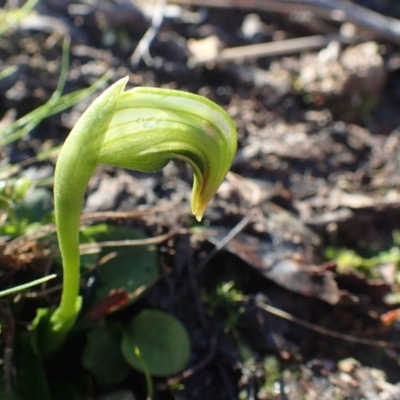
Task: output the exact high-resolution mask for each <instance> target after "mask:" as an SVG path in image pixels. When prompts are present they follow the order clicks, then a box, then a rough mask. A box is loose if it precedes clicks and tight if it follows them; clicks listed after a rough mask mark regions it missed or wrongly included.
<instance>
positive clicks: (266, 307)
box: [256, 301, 400, 349]
mask: <svg viewBox="0 0 400 400" xmlns="http://www.w3.org/2000/svg"><path fill="white" fill-rule="evenodd" d="M256 306H257V307H259V308H261V309H262V310H264V311H266V312H268V313H270V314H272V315H275V316H276V317H279V318H283V319H286V320H287V321H290V322H293V323H295V324H297V325H300V326H303V327H304V328H307V329H310V330H312V331H314V332H318V333H320V334H321V335H325V336H330V337H333V338H335V339H341V340H345V341H347V342H351V343H356V344H364V345H366V346H372V347H380V348H383V349H384V348H400V342H387V341H385V340H374V339H366V338H362V337H357V336H353V335H348V334H346V333H340V332H336V331H333V330H331V329H327V328H324V327H322V326H318V325H315V324H312V323H310V322H307V321H304V320H302V319H300V318H297V317H295V316H294V315H292V314H289V313H288V312H286V311H283V310H280V309H279V308H276V307H273V306H270V305H268V304H265V303H264V302H261V301H256Z"/></svg>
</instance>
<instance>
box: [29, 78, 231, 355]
mask: <svg viewBox="0 0 400 400" xmlns="http://www.w3.org/2000/svg"><path fill="white" fill-rule="evenodd" d="M127 81H128V78H125V79H121V80H120V81H118V82H116V83H115V84H114V85H112V86H111V87H110V88H109V89H107V90H106V91H105V92H104V93H103V94H102V95H101V96H100V97H99V98H98V99H97V100H96V101H94V102H93V104H92V105H91V106H90V107H89V108H88V109H87V110H86V112H85V113H84V114H83V115H82V117H81V118H80V119H79V121H78V122H77V124H76V125H75V127H74V128H73V130H72V131H71V133H70V135H69V136H68V138H67V140H66V141H65V144H64V146H63V148H62V150H61V153H60V155H59V158H58V162H57V166H56V172H55V179H54V202H55V214H56V224H57V234H58V240H59V245H60V250H61V255H62V261H63V270H64V281H63V292H62V297H61V303H60V306H59V307H58V309H57V310H56V311H55V312H54V313H51V312H50V311H49V310H44V309H41V310H38V314H37V317H36V319H35V321H34V331H36V335H35V334H34V336H35V337H36V339H35V340H36V342H35V344H34V347H35V348H36V349H37V351H38V352H39V353H41V354H44V355H45V354H48V353H51V352H53V351H54V350H56V349H57V348H58V347H59V346H60V344H61V343H62V341H63V340H64V338H65V336H66V335H67V333H68V331H69V330H70V329H71V328H72V326H73V324H74V323H75V320H76V318H77V315H78V312H79V310H80V307H81V299H80V297H79V296H78V292H79V278H80V272H79V268H80V265H79V263H80V260H79V226H80V215H81V211H82V205H83V198H84V194H85V190H86V187H87V184H88V182H89V179H90V178H91V176H92V175H93V173H94V171H95V169H96V167H97V166H98V165H100V164H102V165H110V166H114V167H121V168H128V169H132V170H138V171H144V172H153V171H157V170H159V169H161V168H163V167H164V166H165V165H166V164H167V163H168V162H169V161H170V160H171V159H172V158H179V159H181V160H184V161H187V162H188V163H189V164H190V165H191V167H192V168H193V171H194V184H193V194H192V211H193V214H194V215H195V216H196V218H197V219H198V220H200V219H201V218H202V216H203V214H204V211H205V209H206V206H207V204H208V202H209V201H210V199H211V198H212V196H213V195H214V194H215V192H216V191H217V189H218V187H219V186H220V184H221V182H222V181H223V179H224V178H225V175H226V174H227V172H228V170H229V168H230V167H231V164H232V162H233V159H234V156H235V153H236V143H237V135H236V129H235V126H234V124H233V122H232V120H231V119H230V117H229V116H228V115H227V113H226V112H225V111H224V110H223V109H222V108H220V107H219V106H217V105H216V104H214V103H213V102H211V101H210V100H207V99H205V98H203V97H201V96H198V95H194V94H190V93H185V92H181V91H176V90H167V89H156V88H135V89H132V90H128V91H125V92H124V88H125V85H126V83H127Z"/></svg>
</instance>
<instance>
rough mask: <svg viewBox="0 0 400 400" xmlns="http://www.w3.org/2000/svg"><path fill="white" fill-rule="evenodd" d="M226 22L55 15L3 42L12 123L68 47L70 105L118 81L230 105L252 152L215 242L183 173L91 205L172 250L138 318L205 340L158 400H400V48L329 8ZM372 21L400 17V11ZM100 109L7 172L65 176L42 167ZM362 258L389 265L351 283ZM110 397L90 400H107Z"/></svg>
mask: <svg viewBox="0 0 400 400" xmlns="http://www.w3.org/2000/svg"><path fill="white" fill-rule="evenodd" d="M11 3H13V4H12V5H13V6H16V5H17V4H15V3H18V2H11V1H10V2H8V3H7V4H6V2H4V1H3V2H1V1H0V5H1V6H3V7H10V4H11ZM191 3H192V4H191ZM207 3H208V5H207ZM212 3H213V4H211V2H207V1H204V2H202V1H193V2H191V1H189V0H187V1H183V0H181V1H168V2H167V4H166V5H165V6H164V7H163V5H162V2H161V1H159V2H158V1H155V2H152V1H150V0H149V1H142V0H137V1H128V0H127V1H122V0H121V1H106V0H104V1H97V2H96V1H85V0H77V1H74V2H70V1H64V0H62V1H61V0H59V1H55V0H47V1H46V0H40V1H39V2H38V4H37V5H36V7H35V12H34V13H31V14H29V16H28V17H26V18H24V19H23V20H22V21H21V22H20V23H19V24H16V25H14V26H13V27H12V28H10V29H8V30H7V31H6V32H4V33H3V34H2V35H1V36H0V70H4V69H5V68H6V67H8V66H12V65H17V66H18V68H17V71H16V72H15V73H13V74H12V75H11V76H9V77H7V78H6V79H3V80H1V81H0V118H2V119H1V120H0V124H2V123H3V124H4V123H7V121H10V120H11V121H12V120H15V119H17V118H19V117H21V116H23V115H25V114H26V113H28V112H29V111H31V110H33V109H34V108H36V107H38V106H40V105H41V104H43V103H44V102H45V101H46V100H47V99H48V98H49V97H50V96H51V94H52V93H53V91H54V90H55V88H56V85H57V80H58V76H59V72H60V66H61V54H62V43H63V38H64V37H66V36H69V37H70V38H71V47H70V67H69V73H68V80H67V85H66V87H65V92H71V91H73V90H77V89H82V88H86V87H88V86H89V85H91V84H93V83H94V82H95V81H97V80H98V79H99V78H100V77H101V76H103V75H104V74H105V73H107V72H108V73H109V75H110V80H109V82H115V81H116V80H118V79H119V78H122V77H124V76H127V75H128V76H129V78H130V81H129V84H128V85H129V87H134V86H156V87H165V88H173V89H181V90H185V91H190V92H193V93H198V94H201V95H203V96H206V97H208V98H209V99H211V100H213V101H215V102H216V103H218V104H220V105H221V106H222V107H223V108H225V109H226V110H227V112H228V113H229V115H230V116H231V117H232V118H233V120H234V122H235V124H236V126H237V130H238V138H239V145H238V146H239V147H238V153H237V156H236V159H235V161H234V164H233V166H232V169H231V172H230V173H229V174H228V176H227V179H226V181H225V182H224V183H223V184H222V186H221V188H220V190H219V192H218V194H217V195H216V197H215V199H214V200H213V201H212V203H211V204H210V207H209V208H208V210H207V212H206V216H205V221H203V223H202V224H201V225H200V226H198V225H195V222H194V219H193V218H192V217H191V216H190V212H189V204H190V190H191V182H192V177H191V171H190V170H189V169H188V168H187V166H186V165H184V164H183V163H181V162H178V161H177V162H171V163H170V164H169V165H168V166H167V167H166V168H165V169H163V170H162V171H161V172H159V173H155V174H143V173H136V172H129V171H124V170H114V169H112V168H108V167H102V168H99V169H98V171H97V172H96V175H95V176H94V177H93V179H92V180H91V182H90V185H89V188H88V194H87V198H86V201H85V210H84V212H85V213H104V212H108V211H119V212H125V213H126V214H124V216H123V217H121V216H120V217H119V218H118V220H116V219H115V218H112V219H111V220H109V219H108V217H107V214H104V215H103V217H100V218H98V219H100V220H102V221H109V222H111V223H118V224H124V225H127V226H134V227H137V228H140V229H141V230H143V232H146V233H147V234H152V235H154V236H157V235H161V234H165V233H167V234H168V233H171V235H170V236H169V238H168V240H166V241H164V242H163V243H161V244H159V245H158V251H159V257H160V260H161V265H162V270H163V271H162V276H161V278H160V279H158V281H157V282H155V283H154V284H153V285H151V287H148V288H147V290H146V292H145V293H144V295H143V296H142V297H141V299H140V300H139V301H138V302H136V303H135V304H134V305H133V306H132V307H128V308H127V309H124V310H123V311H122V316H120V318H122V319H123V318H126V317H127V315H128V314H129V313H137V312H138V310H140V309H141V308H143V307H147V306H149V305H150V306H153V307H156V308H158V309H161V310H163V311H166V312H168V313H170V314H172V315H174V316H176V317H177V318H178V319H179V320H180V321H181V322H182V323H183V324H184V326H185V327H186V329H187V331H188V333H189V336H190V340H191V346H192V354H191V358H190V365H189V366H188V369H187V370H185V371H184V372H183V373H182V374H180V375H178V376H174V377H170V378H168V379H164V378H163V379H161V378H157V379H155V381H154V385H155V394H154V398H155V399H179V400H184V399H191V400H196V399H199V400H204V399H215V400H223V399H282V400H283V399H290V400H297V399H319V400H321V399H341V400H342V399H343V400H344V399H371V400H373V399H382V400H383V399H385V400H386V399H400V354H399V347H400V341H399V340H398V338H399V334H400V314H399V313H398V309H400V296H399V294H400V288H399V283H400V282H399V269H398V267H399V265H400V264H399V260H400V257H398V259H396V258H395V257H392V258H390V257H386V258H385V257H383V256H382V254H391V255H393V254H395V252H396V251H397V250H398V246H399V245H400V243H398V241H396V237H397V236H396V232H397V231H398V230H400V162H399V160H400V158H399V157H400V154H399V153H400V130H399V126H400V113H399V104H400V51H399V45H400V37H399V38H398V39H397V41H396V37H394V36H390V35H389V34H387V33H382V31H380V30H379V29H374V28H373V27H371V26H370V25H369V24H368V23H366V24H364V25H362V24H361V23H360V21H358V23H357V24H355V22H357V21H354V20H353V19H352V14H351V12H347V13H342V14H340V12H336V14H335V13H333V12H331V11H329V12H328V10H327V9H324V8H323V7H322V8H321V7H319V6H314V5H313V3H318V2H312V1H311V2H307V1H304V2H301V1H297V2H296V1H294V2H283V3H280V5H279V4H278V3H279V2H274V1H269V0H268V1H265V2H262V1H258V2H257V1H254V2H251V4H250V3H246V1H245V0H243V1H237V2H235V4H233V3H231V2H230V1H228V0H224V1H223V0H215V1H213V2H212ZM357 3H358V4H359V5H361V6H363V7H366V8H367V9H368V10H375V11H377V12H379V13H381V14H380V15H381V16H385V18H396V17H397V18H400V6H399V5H397V3H396V2H390V1H372V0H370V1H366V0H365V1H361V0H360V1H358V2H357ZM204 4H205V5H204ZM249 4H250V6H251V8H249ZM333 4H335V2H333ZM343 4H345V5H346V4H347V5H348V4H349V3H348V2H345V1H338V2H337V5H338V7H339V6H342V5H343ZM350 4H353V5H354V4H355V3H350ZM233 5H235V7H233ZM274 5H275V6H274ZM246 7H247V8H246ZM339 8H340V7H339ZM336 11H337V10H336ZM350 11H351V10H350ZM338 15H339V17H338ZM357 15H358V16H361V17H362V16H363V14H361V13H358V14H357ZM160 16H162V21H161V18H158V17H160ZM366 21H367V22H368V21H369V19H368V15H367V16H366ZM387 21H388V26H389V22H390V21H393V20H391V19H390V20H389V19H388V20H387ZM396 22H397V23H399V24H400V21H397V20H396ZM360 24H361V25H360ZM146 32H147V33H146ZM149 32H150V33H149ZM143 38H144V39H143ZM293 39H295V40H294V41H293ZM296 40H297V41H296ZM139 43H140V45H139V46H138V44H139ZM271 44H273V45H275V46H271ZM94 97H95V96H94V95H93V96H92V97H91V98H88V99H86V100H85V101H84V102H83V103H80V104H79V105H76V106H74V107H73V108H72V109H69V110H67V111H64V112H62V113H59V114H56V115H54V116H52V117H50V118H48V119H46V120H45V121H43V122H42V123H41V124H40V125H39V126H38V127H36V128H35V129H34V130H33V131H32V132H30V134H29V135H28V136H26V137H24V138H23V139H21V140H19V141H17V142H15V143H12V144H10V145H7V146H5V147H4V148H2V149H0V157H1V159H2V160H1V162H2V163H3V165H4V163H5V162H7V163H9V164H17V163H21V162H22V163H25V164H24V165H25V166H24V167H23V168H22V171H21V174H22V175H24V176H29V178H30V179H32V180H33V181H41V180H45V179H51V177H52V175H53V172H54V163H55V159H52V160H48V161H44V162H40V161H36V162H31V161H29V162H26V161H27V160H32V157H35V155H36V154H38V153H39V152H41V151H43V150H45V149H48V148H49V147H51V146H56V145H59V144H61V143H62V142H63V141H64V139H65V138H66V137H67V135H68V132H69V131H70V129H71V128H72V127H73V125H74V123H75V122H76V120H77V118H78V117H79V116H80V115H81V113H82V111H83V110H84V109H85V108H86V107H87V106H88V104H89V103H90V101H91V100H92V99H93V98H94ZM10 110H11V111H10ZM47 188H48V189H46V190H47V191H48V192H49V193H50V191H51V186H50V187H49V186H47ZM133 210H137V211H140V212H141V213H140V214H139V216H136V217H135V218H133V217H131V216H129V213H130V212H131V211H133ZM152 210H154V211H152ZM97 215H98V214H97ZM121 215H122V214H121ZM88 222H89V223H91V222H93V221H91V220H89V219H88ZM194 226H195V227H197V230H193V229H191V228H193V227H194ZM6 243H7V240H6V239H5V240H4V241H3V243H2V242H0V244H1V245H2V246H3V248H4V246H5V244H6ZM344 248H345V249H351V250H353V251H354V252H356V253H357V254H359V255H360V257H364V258H365V259H368V260H370V259H371V257H378V256H379V255H380V256H381V258H380V259H379V261H378V262H376V263H375V264H374V265H373V266H372V267H371V268H370V269H368V270H367V269H366V268H357V267H354V265H352V262H353V261H354V260H353V259H351V260H348V265H346V262H342V263H341V264H340V265H339V262H338V261H337V260H338V259H337V258H335V257H329V255H328V253H329V251H331V253H330V254H337V253H338V251H339V250H340V249H344ZM0 249H1V248H0ZM396 249H397V250H396ZM335 251H336V253H335ZM332 252H333V253H332ZM348 254H355V253H348ZM354 257H355V256H354ZM350 258H351V257H350ZM1 260H2V259H1V257H0V261H1ZM12 268H13V267H12ZM12 268H11V269H10V266H9V265H7V266H6V262H5V261H4V259H3V265H0V269H1V270H2V271H1V275H2V278H1V279H2V283H1V284H0V286H1V289H4V288H7V287H10V286H12V285H14V284H17V283H23V280H25V279H33V278H37V277H39V276H42V275H43V272H44V269H43V268H44V267H43V266H41V267H38V264H37V263H35V262H34V261H32V262H31V263H30V264H29V263H28V264H26V265H24V268H23V270H19V271H17V272H16V271H15V270H13V269H12ZM15 268H16V267H15ZM46 268H48V265H47V267H46ZM51 268H53V269H54V270H57V266H53V267H51ZM224 285H225V286H224ZM229 285H230V286H229ZM218 288H220V289H221V288H225V292H224V293H225V297H223V296H221V295H220V296H219V297H218V296H217V297H215V293H216V291H217V289H218ZM89 289H90V288H87V287H86V286H84V287H83V289H82V290H83V292H84V293H85V291H87V290H89ZM116 289H118V288H116ZM235 296H236V297H235ZM215 299H217V300H215ZM221 299H222V300H221ZM214 300H215V301H214ZM54 301H55V300H54ZM224 301H225V302H224ZM114 318H115V317H114ZM117 318H119V317H118V316H117ZM27 321H29V318H27ZM93 385H94V389H93V391H92V394H91V397H90V398H93V399H103V398H104V399H105V398H106V397H101V396H103V395H104V393H105V392H106V391H105V390H103V389H102V388H101V387H97V386H96V385H95V384H93ZM121 390H123V391H124V392H123V393H125V394H126V393H128V395H126V397H120V398H125V399H132V398H133V395H132V394H129V393H135V395H136V398H137V399H141V398H145V394H144V393H145V387H144V380H143V377H142V376H141V375H139V374H137V373H135V372H132V373H131V374H130V375H129V377H128V378H127V379H126V380H125V381H124V382H123V383H121V384H120V385H119V387H117V388H113V389H112V390H110V391H109V392H110V393H114V395H115V393H116V392H118V391H121ZM129 396H131V397H129ZM107 398H108V397H107ZM110 398H115V399H117V397H116V395H115V397H110ZM118 398H119V397H118Z"/></svg>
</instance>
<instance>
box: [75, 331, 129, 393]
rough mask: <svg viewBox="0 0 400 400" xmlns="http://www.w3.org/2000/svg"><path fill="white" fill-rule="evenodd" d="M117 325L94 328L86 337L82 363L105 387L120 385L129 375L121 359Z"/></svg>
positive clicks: (119, 334) (127, 367) (127, 368)
mask: <svg viewBox="0 0 400 400" xmlns="http://www.w3.org/2000/svg"><path fill="white" fill-rule="evenodd" d="M120 339H121V329H120V327H119V325H115V324H108V325H104V326H96V327H94V328H93V329H91V330H90V331H89V333H88V335H87V342H86V346H85V348H84V350H83V356H82V363H83V365H84V367H85V368H86V369H87V370H88V371H90V372H91V373H92V374H93V375H94V376H95V377H96V380H97V382H98V383H99V384H100V385H102V386H105V387H110V386H114V385H117V384H118V383H121V382H122V381H123V380H124V379H125V378H126V377H127V375H128V373H129V366H128V364H127V363H126V362H125V360H124V358H123V357H122V354H121V350H120V346H119V341H120Z"/></svg>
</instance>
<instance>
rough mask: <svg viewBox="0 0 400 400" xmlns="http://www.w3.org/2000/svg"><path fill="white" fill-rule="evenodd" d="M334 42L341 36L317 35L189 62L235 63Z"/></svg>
mask: <svg viewBox="0 0 400 400" xmlns="http://www.w3.org/2000/svg"><path fill="white" fill-rule="evenodd" d="M332 40H340V41H342V38H341V37H340V36H339V35H316V36H309V37H302V38H296V39H287V40H280V41H278V42H268V43H260V44H251V45H248V46H240V47H232V48H228V49H223V50H221V52H220V53H219V54H218V55H217V56H216V57H215V56H211V57H210V56H208V55H207V54H205V55H204V57H202V58H194V59H192V60H189V64H190V65H192V66H196V65H203V64H206V63H208V62H217V63H219V62H224V61H233V60H238V59H243V58H257V57H271V56H278V55H283V54H291V53H298V52H301V51H304V50H311V49H320V48H323V47H325V46H327V45H328V44H329V43H330V42H331V41H332Z"/></svg>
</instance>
